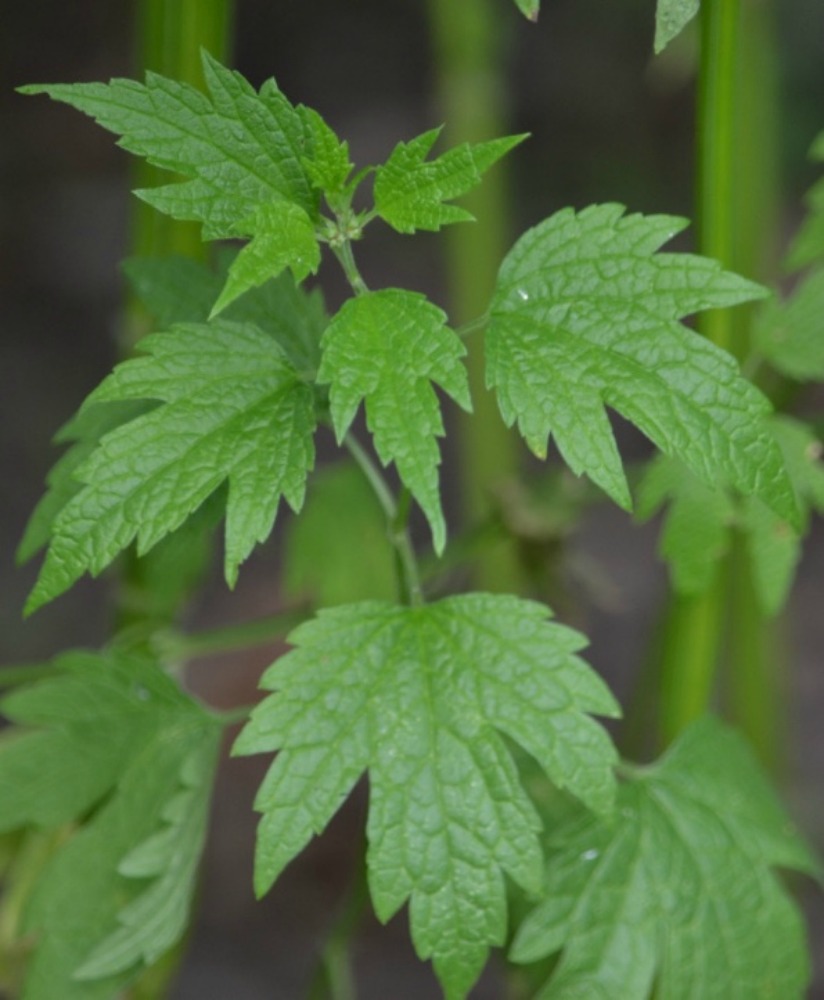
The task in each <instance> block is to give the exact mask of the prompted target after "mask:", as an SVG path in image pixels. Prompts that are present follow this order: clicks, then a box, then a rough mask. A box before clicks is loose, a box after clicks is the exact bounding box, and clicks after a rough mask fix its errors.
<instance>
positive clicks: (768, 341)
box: [754, 268, 824, 382]
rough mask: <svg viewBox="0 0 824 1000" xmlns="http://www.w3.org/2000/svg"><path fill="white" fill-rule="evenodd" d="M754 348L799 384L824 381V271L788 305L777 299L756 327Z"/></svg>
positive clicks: (815, 274) (810, 278)
mask: <svg viewBox="0 0 824 1000" xmlns="http://www.w3.org/2000/svg"><path fill="white" fill-rule="evenodd" d="M754 334H755V338H754V346H755V348H756V350H757V351H758V352H759V354H761V356H762V357H764V358H765V359H766V360H767V361H769V363H770V364H771V365H772V367H773V368H775V369H776V371H779V372H781V374H782V375H786V376H787V377H788V378H792V379H796V380H797V381H799V382H810V381H821V380H822V379H824V268H821V269H818V270H815V271H813V272H812V273H811V274H810V275H808V276H807V277H806V278H805V279H804V280H803V281H802V282H801V283H800V284H799V286H798V287H797V288H796V289H795V291H794V292H793V294H792V295H791V296H790V297H789V298H788V299H787V300H786V301H784V302H782V301H780V300H779V299H773V300H771V301H770V302H768V303H767V304H766V306H765V308H764V309H763V310H762V312H761V313H760V315H759V317H758V320H757V322H756V324H755V331H754Z"/></svg>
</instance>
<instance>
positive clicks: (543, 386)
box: [486, 205, 798, 522]
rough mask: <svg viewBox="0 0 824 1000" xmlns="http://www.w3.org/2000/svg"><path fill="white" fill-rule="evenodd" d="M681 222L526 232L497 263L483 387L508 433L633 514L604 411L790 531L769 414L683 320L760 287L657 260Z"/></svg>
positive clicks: (786, 487)
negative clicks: (752, 497) (762, 506)
mask: <svg viewBox="0 0 824 1000" xmlns="http://www.w3.org/2000/svg"><path fill="white" fill-rule="evenodd" d="M684 225H685V223H684V222H683V220H680V219H673V218H670V217H668V216H647V217H645V216H641V215H629V216H624V209H623V208H622V207H621V206H620V205H595V206H591V207H590V208H587V209H584V210H583V211H581V212H579V213H575V212H573V211H572V210H571V209H564V210H563V211H561V212H558V213H556V214H555V215H553V216H551V217H550V218H549V219H547V220H546V221H544V222H542V223H541V224H540V225H538V226H536V227H535V228H534V229H531V230H529V231H528V232H527V233H526V234H525V235H524V236H523V237H522V238H521V239H520V240H519V241H518V242H517V243H516V244H515V246H514V248H513V249H512V250H511V251H510V252H509V254H508V255H507V257H506V259H505V260H504V263H503V265H502V267H501V270H500V274H499V276H498V284H497V288H496V291H495V295H494V298H493V301H492V312H491V321H490V324H489V326H488V329H487V334H486V343H487V383H488V385H489V386H490V387H494V388H495V389H496V391H497V394H498V401H499V404H500V408H501V412H502V414H503V417H504V419H505V421H506V422H507V424H509V425H511V424H513V423H514V422H515V421H516V420H517V422H518V426H519V428H520V430H521V433H522V434H523V436H524V438H525V439H526V442H527V444H528V445H529V446H530V448H531V449H532V450H533V451H534V452H535V454H537V455H538V456H541V457H543V456H545V455H546V450H547V439H548V437H549V435H550V433H551V434H552V435H553V437H554V439H555V443H556V444H557V446H558V448H559V450H560V452H561V454H562V455H563V457H564V459H565V460H566V462H567V464H568V465H569V466H570V468H571V469H572V470H573V472H575V473H576V474H577V475H581V474H582V473H585V474H586V475H588V476H589V477H590V478H591V479H592V480H593V481H594V482H596V483H597V484H598V485H599V486H600V487H601V488H602V489H604V490H605V491H606V492H607V493H608V494H609V495H610V497H612V499H613V500H615V501H616V502H617V503H618V504H620V505H621V506H623V507H626V508H629V506H630V502H631V501H630V496H629V490H628V487H627V483H626V479H625V476H624V471H623V468H622V464H621V458H620V456H619V454H618V450H617V448H616V445H615V439H614V437H613V434H612V429H611V427H610V424H609V420H608V419H607V414H606V409H605V407H607V406H609V407H611V408H612V409H614V410H616V411H617V412H618V413H620V414H621V415H622V416H624V417H625V418H626V419H628V420H630V421H631V422H632V423H634V424H635V425H636V426H637V427H638V428H639V429H640V430H641V431H643V432H644V434H646V435H647V437H649V438H650V439H651V440H652V441H653V442H654V443H655V444H656V445H657V446H658V447H659V448H660V449H661V451H663V452H664V453H665V454H671V455H673V456H675V457H678V458H680V459H681V460H682V461H683V462H684V463H685V464H686V465H687V466H688V467H689V468H690V469H692V471H693V472H695V474H696V475H697V476H698V477H699V478H700V479H702V480H703V481H704V482H707V483H709V484H716V483H728V484H730V485H733V486H735V487H736V488H737V489H739V490H741V492H742V493H745V494H757V495H758V496H759V497H760V498H761V499H763V500H764V502H765V503H767V504H768V505H769V506H770V507H771V508H772V509H774V510H775V511H776V513H778V514H779V515H780V516H782V517H786V518H787V519H788V520H792V521H794V522H797V520H798V515H797V512H796V510H795V500H794V497H793V492H792V487H791V484H790V482H789V478H788V476H787V473H786V470H785V468H784V464H783V461H782V458H781V453H780V451H779V449H778V446H777V444H776V443H775V441H774V440H773V439H772V437H771V435H770V433H769V430H768V428H767V427H766V424H765V418H766V416H767V415H768V414H769V412H770V406H769V403H768V402H767V400H766V399H765V397H764V396H763V395H762V394H761V393H760V392H759V391H758V390H757V389H756V388H755V387H754V386H752V385H750V384H749V383H748V382H747V381H746V380H745V379H744V378H742V376H741V374H740V372H739V369H738V365H737V363H736V361H735V360H734V359H733V358H732V357H731V356H730V355H729V354H727V353H726V352H724V351H722V350H721V349H720V348H718V347H716V346H715V345H713V344H711V343H710V342H709V341H707V340H706V339H704V338H703V337H700V336H699V335H698V334H696V333H695V332H693V331H691V330H689V329H687V328H686V327H685V326H683V325H682V324H681V323H680V322H678V320H679V319H680V318H681V317H683V316H687V315H689V314H691V313H695V312H698V311H700V310H703V309H710V308H720V307H723V306H730V305H734V304H735V303H738V302H745V301H747V300H748V299H753V298H758V297H761V296H762V295H763V294H765V293H764V290H763V289H761V288H760V287H759V286H758V285H754V284H752V283H751V282H749V281H745V280H744V279H743V278H739V277H738V276H737V275H734V274H729V273H727V272H725V271H722V270H721V267H720V265H719V264H718V263H717V262H716V261H712V260H708V259H706V258H703V257H696V256H693V255H689V254H674V253H672V254H656V253H655V251H656V250H657V249H658V248H659V247H660V246H661V244H662V243H664V242H665V241H666V240H668V239H671V238H672V237H673V236H674V235H675V234H676V233H677V232H678V231H679V230H681V229H683V227H684Z"/></svg>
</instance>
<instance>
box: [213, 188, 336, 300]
mask: <svg viewBox="0 0 824 1000" xmlns="http://www.w3.org/2000/svg"><path fill="white" fill-rule="evenodd" d="M240 228H241V229H242V230H243V231H244V232H245V233H247V234H251V236H252V241H251V243H248V244H247V245H246V246H245V247H243V249H242V250H241V251H240V253H239V254H238V255H237V257H235V259H234V260H233V261H232V263H231V265H230V267H229V274H228V277H227V278H226V284H225V285H224V286H223V290H222V291H221V293H220V295H219V296H218V299H217V301H216V302H215V304H214V306H213V307H212V310H211V312H210V313H209V319H212V318H213V317H215V316H217V314H218V313H221V312H223V310H224V309H225V308H226V307H227V306H228V305H229V304H230V303H232V302H234V301H235V299H237V298H238V297H239V296H241V295H243V293H244V292H248V291H249V289H250V288H256V287H258V286H259V285H262V284H264V282H266V281H268V280H269V279H270V278H275V277H277V276H278V275H279V274H280V273H281V271H283V270H285V268H287V267H288V268H290V269H291V271H292V274H293V275H294V277H295V281H296V282H300V281H303V279H304V278H306V277H307V276H308V275H310V274H314V273H315V272H316V271H317V269H318V267H319V266H320V247H319V246H318V241H317V239H316V238H315V227H314V225H313V223H312V220H311V219H310V218H309V216H308V215H307V214H306V212H304V210H303V209H302V208H301V207H300V206H299V205H293V204H292V203H291V202H288V201H273V202H270V203H269V204H268V205H261V206H260V207H259V208H257V209H256V211H255V214H254V216H252V217H251V218H250V219H248V220H247V221H246V222H245V223H241V224H240Z"/></svg>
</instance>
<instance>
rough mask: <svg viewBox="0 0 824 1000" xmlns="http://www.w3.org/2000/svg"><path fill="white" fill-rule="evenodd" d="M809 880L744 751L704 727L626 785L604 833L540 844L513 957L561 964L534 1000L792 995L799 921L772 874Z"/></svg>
mask: <svg viewBox="0 0 824 1000" xmlns="http://www.w3.org/2000/svg"><path fill="white" fill-rule="evenodd" d="M778 866H781V867H784V868H792V869H795V870H797V871H802V872H807V873H810V874H818V872H819V867H818V864H817V862H816V861H815V860H814V859H813V858H812V857H811V855H810V853H809V852H808V850H807V848H806V847H805V846H804V844H803V843H802V842H801V840H800V839H799V838H798V835H797V834H796V833H795V831H794V830H793V829H792V827H791V825H790V824H789V822H788V821H787V819H786V816H785V815H784V813H783V811H782V809H781V807H780V806H779V804H778V803H777V802H776V800H775V798H774V796H773V794H772V792H771V791H770V789H769V787H768V785H767V783H766V781H765V779H764V777H763V775H762V774H761V773H760V771H759V769H758V766H757V764H756V763H755V761H754V758H753V756H752V754H751V752H750V750H749V749H748V748H747V747H746V745H745V744H744V743H743V741H742V740H741V739H740V738H739V737H737V736H735V735H734V734H733V733H732V732H731V731H729V730H727V729H726V728H724V727H723V726H721V724H720V723H717V722H714V721H712V720H709V719H707V720H702V721H700V722H698V723H696V724H694V725H693V726H692V727H691V728H690V729H689V730H687V731H686V732H685V733H684V734H683V736H682V737H681V738H680V740H679V741H678V742H677V743H676V745H675V746H674V747H673V748H672V750H671V751H670V752H669V753H668V754H667V755H666V756H665V757H664V758H663V760H662V761H660V762H659V763H658V764H656V765H655V766H653V767H651V768H647V769H644V770H643V771H641V772H640V773H639V774H638V775H637V776H636V777H634V778H633V779H632V780H630V781H628V782H627V783H625V784H623V785H622V786H621V788H620V789H619V792H618V808H617V810H616V814H615V819H614V821H613V822H604V821H602V820H600V819H598V818H596V817H593V816H584V817H582V818H578V819H573V820H572V821H571V822H569V823H568V824H567V825H566V826H565V827H564V828H563V829H559V830H558V831H557V833H556V834H555V836H554V837H553V838H552V841H551V843H550V851H549V856H548V859H547V879H546V887H545V893H546V898H545V900H544V901H543V902H542V903H541V904H539V906H538V907H537V909H535V910H534V911H533V912H532V913H531V914H530V915H529V916H528V917H527V919H526V921H525V922H524V923H523V924H522V925H521V927H520V928H519V930H518V933H517V935H516V938H515V942H514V945H513V950H512V957H513V958H514V959H515V961H518V962H533V961H536V960H537V959H540V958H543V957H545V956H548V955H550V954H553V953H555V952H557V951H559V950H560V951H562V954H561V957H560V959H559V961H558V963H557V965H556V966H555V970H554V972H553V974H552V976H551V978H550V980H549V982H548V983H547V984H546V986H545V988H544V989H543V990H542V991H541V992H539V993H538V995H537V997H538V998H540V1000H544V998H545V1000H550V998H552V1000H572V998H573V997H575V998H577V997H598V998H599V1000H647V997H649V996H650V995H651V992H652V991H653V986H654V994H655V996H656V997H657V998H659V1000H690V998H693V997H701V1000H754V998H761V1000H773V998H775V997H787V998H791V997H793V998H794V997H801V995H802V991H803V989H804V986H805V983H806V980H807V977H808V972H809V970H808V967H807V964H808V963H807V957H806V954H805V941H804V929H803V923H802V920H801V917H800V914H799V912H798V911H797V909H796V907H795V906H794V904H793V903H792V901H791V899H790V897H789V895H788V894H787V893H786V892H785V890H784V889H783V888H782V886H781V884H780V882H779V880H778V878H777V876H776V874H775V872H774V871H773V869H774V868H775V867H778Z"/></svg>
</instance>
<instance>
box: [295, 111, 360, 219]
mask: <svg viewBox="0 0 824 1000" xmlns="http://www.w3.org/2000/svg"><path fill="white" fill-rule="evenodd" d="M298 112H299V113H300V114H301V115H302V116H303V119H304V122H305V123H306V127H307V130H308V131H309V133H310V135H311V136H312V155H311V157H304V160H303V166H304V168H305V170H306V173H307V174H308V176H309V179H310V180H311V182H312V184H313V185H314V186H315V187H316V188H318V189H319V190H320V191H323V193H324V194H325V195H326V198H327V201H330V202H331V203H332V205H333V206H334V205H335V204H336V203H337V201H338V198H337V197H336V196H339V195H341V194H342V192H343V190H344V187H345V186H346V181H347V179H348V178H349V175H350V174H351V173H352V170H353V169H354V164H353V163H352V161H351V160H350V159H349V144H348V143H346V142H341V141H340V139H338V137H337V136H336V135H335V133H334V132H333V131H332V129H331V128H330V127H329V126H328V125H327V124H326V122H325V121H324V120H323V118H321V116H320V115H319V114H318V113H317V111H314V110H313V109H312V108H307V107H305V106H304V105H302V104H301V105H299V106H298Z"/></svg>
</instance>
